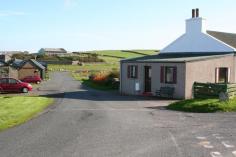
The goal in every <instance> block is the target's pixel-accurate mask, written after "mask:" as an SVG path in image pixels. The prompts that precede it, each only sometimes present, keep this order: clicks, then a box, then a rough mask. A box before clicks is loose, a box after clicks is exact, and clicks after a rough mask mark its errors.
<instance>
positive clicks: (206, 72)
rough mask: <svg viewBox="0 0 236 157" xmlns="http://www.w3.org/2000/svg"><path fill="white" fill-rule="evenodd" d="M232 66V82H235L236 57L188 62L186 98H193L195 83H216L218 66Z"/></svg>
mask: <svg viewBox="0 0 236 157" xmlns="http://www.w3.org/2000/svg"><path fill="white" fill-rule="evenodd" d="M219 67H228V68H230V83H235V82H236V81H235V57H234V56H226V57H222V58H216V59H209V60H202V61H195V62H188V63H186V81H185V82H186V88H185V91H186V92H185V98H186V99H189V98H192V96H193V95H192V91H193V89H192V88H193V83H194V82H195V81H196V82H202V83H207V82H209V83H215V81H216V68H219Z"/></svg>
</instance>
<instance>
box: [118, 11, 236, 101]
mask: <svg viewBox="0 0 236 157" xmlns="http://www.w3.org/2000/svg"><path fill="white" fill-rule="evenodd" d="M235 52H236V34H232V33H224V32H217V31H209V30H207V29H206V20H205V19H203V18H201V17H199V9H193V10H192V18H190V19H188V20H186V32H185V34H183V35H182V36H180V37H179V38H178V39H177V40H175V41H174V42H172V43H171V44H169V45H168V46H167V47H165V48H164V49H162V50H161V51H160V54H158V55H153V56H145V57H139V58H133V59H126V60H122V61H121V63H120V69H121V74H120V75H121V76H120V78H121V85H120V92H121V94H128V95H146V94H148V95H155V94H156V91H158V90H160V88H163V87H169V88H173V89H174V95H173V96H174V98H177V99H189V98H192V97H193V92H192V91H193V90H192V89H193V84H194V82H195V81H197V82H203V83H207V82H210V83H236V72H235V71H236V69H235V68H236V66H235V64H236V56H235Z"/></svg>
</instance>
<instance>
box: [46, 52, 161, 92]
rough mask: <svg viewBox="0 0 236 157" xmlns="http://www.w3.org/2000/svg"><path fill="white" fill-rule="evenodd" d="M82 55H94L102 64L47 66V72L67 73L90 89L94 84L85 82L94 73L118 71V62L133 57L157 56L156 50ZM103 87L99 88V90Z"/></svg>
mask: <svg viewBox="0 0 236 157" xmlns="http://www.w3.org/2000/svg"><path fill="white" fill-rule="evenodd" d="M83 53H96V54H98V57H99V58H101V59H103V60H104V61H105V62H104V63H94V64H91V63H84V65H83V66H79V65H53V64H50V65H48V69H49V71H69V72H71V74H72V76H73V77H74V78H75V79H76V80H80V81H83V82H84V83H85V84H86V85H88V86H91V87H93V88H94V87H96V88H97V89H99V87H97V86H96V85H94V84H91V83H90V82H88V81H87V82H86V80H88V77H89V75H91V74H92V73H96V72H101V71H104V72H109V71H112V70H119V69H120V66H119V65H120V64H119V62H120V60H121V59H127V58H134V57H142V56H145V55H154V54H157V52H156V50H129V51H121V50H104V51H87V52H83ZM102 88H104V89H105V87H101V89H102Z"/></svg>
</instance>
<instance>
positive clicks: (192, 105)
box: [167, 98, 236, 113]
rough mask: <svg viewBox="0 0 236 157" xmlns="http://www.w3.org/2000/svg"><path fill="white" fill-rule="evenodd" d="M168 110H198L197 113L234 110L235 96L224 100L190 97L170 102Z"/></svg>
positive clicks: (235, 107)
mask: <svg viewBox="0 0 236 157" xmlns="http://www.w3.org/2000/svg"><path fill="white" fill-rule="evenodd" d="M167 108H168V109H170V110H176V111H185V112H198V113H212V112H235V111H236V98H233V99H231V100H229V101H226V102H221V101H219V99H191V100H183V101H179V102H175V103H173V104H170V105H169V106H168V107H167Z"/></svg>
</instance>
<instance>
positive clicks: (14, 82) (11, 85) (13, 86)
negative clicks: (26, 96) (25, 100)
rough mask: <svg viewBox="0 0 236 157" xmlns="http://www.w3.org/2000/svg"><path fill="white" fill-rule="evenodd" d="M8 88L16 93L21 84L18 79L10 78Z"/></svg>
mask: <svg viewBox="0 0 236 157" xmlns="http://www.w3.org/2000/svg"><path fill="white" fill-rule="evenodd" d="M8 88H9V90H10V91H12V92H15V91H18V90H19V84H18V81H17V80H16V79H12V78H10V79H9V81H8Z"/></svg>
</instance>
